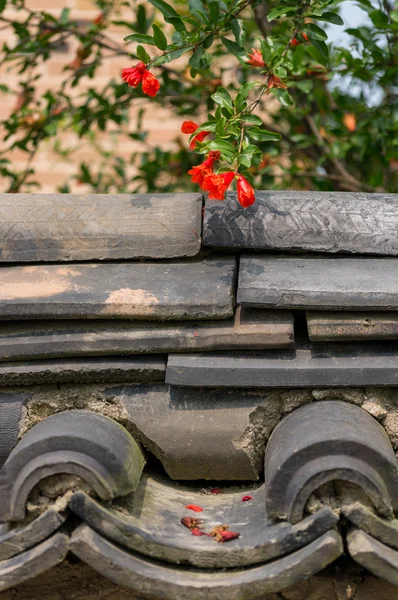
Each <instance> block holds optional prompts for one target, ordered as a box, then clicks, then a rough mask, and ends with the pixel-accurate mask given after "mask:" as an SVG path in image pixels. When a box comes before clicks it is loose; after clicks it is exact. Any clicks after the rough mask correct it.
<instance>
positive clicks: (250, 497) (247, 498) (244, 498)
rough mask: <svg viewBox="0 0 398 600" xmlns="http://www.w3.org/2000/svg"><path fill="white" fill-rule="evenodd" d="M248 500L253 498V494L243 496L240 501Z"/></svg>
mask: <svg viewBox="0 0 398 600" xmlns="http://www.w3.org/2000/svg"><path fill="white" fill-rule="evenodd" d="M249 500H254V498H253V496H243V498H242V502H248V501H249Z"/></svg>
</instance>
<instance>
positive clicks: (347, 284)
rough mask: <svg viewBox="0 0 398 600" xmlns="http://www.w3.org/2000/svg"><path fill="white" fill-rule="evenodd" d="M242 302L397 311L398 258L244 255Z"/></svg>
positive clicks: (264, 305) (277, 305)
mask: <svg viewBox="0 0 398 600" xmlns="http://www.w3.org/2000/svg"><path fill="white" fill-rule="evenodd" d="M238 302H239V303H241V304H243V305H248V306H258V307H268V308H275V307H277V308H297V309H299V308H300V309H303V308H308V309H318V310H333V309H339V310H398V259H396V258H314V257H304V258H293V257H292V258H278V257H268V256H254V255H252V256H246V257H244V258H242V259H241V263H240V270H239V284H238Z"/></svg>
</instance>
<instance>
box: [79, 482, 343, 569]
mask: <svg viewBox="0 0 398 600" xmlns="http://www.w3.org/2000/svg"><path fill="white" fill-rule="evenodd" d="M245 491H246V493H250V494H251V495H252V497H253V501H251V502H247V503H245V502H242V496H243V494H244V493H245ZM189 503H194V504H200V506H201V507H203V512H202V513H201V514H200V515H199V517H200V519H201V520H203V521H204V523H203V527H204V529H205V530H207V531H209V530H210V529H211V528H212V527H213V526H215V525H217V524H220V523H228V524H229V526H230V529H231V530H234V531H236V530H237V531H239V532H240V534H241V537H240V538H239V539H237V540H236V541H235V542H234V544H224V545H222V544H215V543H214V540H212V539H209V538H205V537H203V538H201V539H200V542H199V543H198V540H197V538H196V537H194V536H192V535H191V534H190V532H189V530H188V529H186V527H184V526H183V525H181V522H180V521H181V517H183V516H188V515H187V513H188V512H189V511H187V510H186V509H185V505H187V504H189ZM115 504H117V502H116V503H114V507H109V508H108V507H105V506H103V505H102V504H101V503H100V502H97V501H96V500H95V499H93V498H91V497H90V496H88V495H87V494H85V493H84V492H76V493H75V494H74V495H73V497H72V499H71V502H70V508H71V510H72V511H73V512H74V513H75V514H76V515H77V516H78V517H80V518H81V519H82V520H83V521H84V522H85V523H87V524H88V525H89V526H90V527H91V528H92V529H94V530H95V531H97V532H98V533H99V534H101V535H102V536H104V537H105V538H108V539H109V540H111V541H113V542H115V543H117V544H119V545H121V546H124V547H125V548H127V549H129V550H133V551H135V552H138V553H140V554H142V555H146V556H149V557H151V558H155V559H158V560H162V561H167V562H173V563H178V564H190V565H192V566H195V567H200V568H210V569H212V568H231V567H244V566H248V565H253V564H256V563H261V562H265V561H268V560H272V559H274V558H277V557H280V556H283V555H284V554H287V553H290V552H293V551H295V550H297V549H298V548H301V547H302V546H305V545H306V544H309V543H310V542H312V541H314V540H315V539H316V538H318V537H319V536H320V535H322V534H323V533H325V532H326V531H329V530H331V529H334V528H335V527H336V524H337V521H338V517H337V516H336V515H335V514H334V513H333V512H332V511H331V510H330V509H329V508H326V507H325V508H322V509H321V510H320V511H319V512H317V513H315V514H313V515H310V516H309V517H307V518H305V519H304V520H303V521H301V522H300V523H298V524H297V525H293V526H292V525H290V524H289V523H279V524H277V525H269V524H268V523H267V520H266V516H265V507H264V486H261V487H260V488H257V489H252V488H249V489H246V490H243V489H240V490H239V491H236V488H235V491H232V492H229V491H228V489H225V488H224V489H223V494H220V495H210V496H204V495H201V494H200V491H199V490H197V491H196V492H192V490H190V489H189V488H186V489H183V488H182V487H176V486H174V485H172V484H171V482H170V484H167V483H166V482H163V481H159V480H156V479H153V478H151V477H146V476H145V475H144V476H143V477H142V479H141V481H140V484H139V486H138V488H137V490H136V491H135V492H134V495H133V497H132V499H131V503H130V504H129V505H128V506H127V505H126V502H125V501H124V500H123V509H124V510H123V513H121V512H120V511H118V510H117V509H116V507H115ZM126 511H128V513H129V514H126Z"/></svg>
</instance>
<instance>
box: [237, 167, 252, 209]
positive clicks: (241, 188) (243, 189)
mask: <svg viewBox="0 0 398 600" xmlns="http://www.w3.org/2000/svg"><path fill="white" fill-rule="evenodd" d="M236 189H237V192H238V202H239V204H241V205H242V206H243V208H247V207H248V206H251V205H252V204H253V203H254V202H255V200H256V197H255V195H254V189H253V188H252V186H251V185H250V183H249V182H248V181H247V179H245V177H243V175H238V183H237V186H236Z"/></svg>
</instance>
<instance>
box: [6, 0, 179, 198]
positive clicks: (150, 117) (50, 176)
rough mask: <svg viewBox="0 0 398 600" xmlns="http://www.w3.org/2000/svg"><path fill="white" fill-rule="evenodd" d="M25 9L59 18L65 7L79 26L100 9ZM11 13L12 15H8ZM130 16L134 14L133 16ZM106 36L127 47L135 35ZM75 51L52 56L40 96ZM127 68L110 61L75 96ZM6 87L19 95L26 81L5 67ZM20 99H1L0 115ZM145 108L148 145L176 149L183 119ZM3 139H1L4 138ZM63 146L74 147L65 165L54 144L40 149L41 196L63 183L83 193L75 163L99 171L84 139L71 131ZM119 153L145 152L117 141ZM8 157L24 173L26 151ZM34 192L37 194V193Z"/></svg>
mask: <svg viewBox="0 0 398 600" xmlns="http://www.w3.org/2000/svg"><path fill="white" fill-rule="evenodd" d="M26 6H27V7H29V8H31V9H35V10H40V9H42V10H45V11H47V12H50V13H51V14H53V15H54V16H59V15H60V12H61V10H62V8H64V7H68V8H70V9H71V17H72V18H73V19H74V20H78V21H82V22H84V21H87V22H91V21H92V20H93V19H94V18H95V17H96V16H97V15H98V13H99V10H98V8H97V7H96V6H95V4H94V2H93V1H91V0H26ZM7 12H8V15H7ZM7 12H6V13H5V15H6V16H11V15H12V16H13V17H14V16H15V13H13V12H11V11H9V10H8V11H7ZM128 14H129V16H130V15H131V12H130V11H129V13H128ZM108 32H109V33H110V34H111V35H112V37H113V38H114V39H115V40H117V41H118V42H120V43H123V38H124V37H125V36H126V35H127V34H128V33H131V31H129V30H127V29H126V28H123V27H120V26H111V27H110V28H109V30H108ZM4 41H7V43H9V44H10V42H11V41H12V40H11V39H10V32H9V30H8V29H7V30H3V31H0V44H2V43H3V42H4ZM75 51H76V44H75V43H72V42H70V43H69V44H68V47H67V50H66V52H65V51H59V52H54V53H53V55H52V57H51V59H50V60H48V61H47V62H46V63H44V64H42V65H41V67H40V70H39V72H40V73H41V74H42V75H43V77H42V79H41V80H40V81H39V83H38V86H37V87H38V92H39V93H42V92H44V91H45V90H46V89H51V88H53V89H57V88H58V87H59V85H60V84H61V83H62V81H63V80H64V79H65V77H66V76H67V74H66V73H65V72H64V71H63V69H64V67H65V65H67V64H68V63H70V62H71V61H72V60H73V58H74V56H75ZM125 66H129V63H128V61H126V58H125V57H123V56H122V57H112V58H107V59H106V60H105V61H104V64H103V65H102V66H101V67H100V68H99V69H98V70H97V74H96V77H95V79H94V80H91V79H88V78H84V79H83V81H82V83H81V84H79V86H78V88H77V89H76V93H79V91H82V90H84V88H85V87H92V86H95V87H96V88H99V89H100V88H101V87H102V86H103V85H105V84H106V82H107V81H108V80H109V79H110V78H120V71H121V69H122V68H123V67H125ZM0 75H1V81H2V83H5V84H7V85H8V86H10V87H11V89H13V90H15V91H16V92H17V91H18V87H19V81H20V80H21V78H22V76H20V75H18V74H17V72H16V71H15V72H13V71H12V70H11V69H10V67H9V66H4V65H3V66H2V67H1V70H0ZM15 98H16V96H12V95H8V94H0V111H1V113H0V114H1V115H2V116H4V117H6V116H7V115H8V114H10V113H11V112H12V110H13V107H14V104H15ZM144 106H145V107H146V108H147V109H149V110H147V111H146V114H145V116H144V119H145V129H146V130H149V132H150V134H149V137H148V142H149V143H150V144H154V145H161V147H162V148H164V149H168V148H170V147H173V145H174V143H175V138H176V136H177V135H179V133H178V132H179V127H180V125H181V119H180V118H173V117H172V115H171V114H170V111H168V110H167V109H163V108H162V107H159V106H156V105H155V104H153V103H152V104H149V102H145V104H144ZM136 111H137V109H134V108H132V109H131V119H134V118H135V113H136ZM1 135H2V134H1ZM99 139H100V141H101V142H102V143H103V144H104V146H105V147H106V148H107V149H111V148H112V141H111V139H110V136H109V135H108V134H101V135H100V138H99ZM61 140H62V145H63V146H70V147H72V148H74V151H73V153H72V156H71V157H70V159H66V160H63V159H61V158H60V156H59V155H58V154H56V153H55V152H54V151H53V148H52V147H53V144H54V140H50V141H49V142H47V143H43V144H42V146H41V150H40V151H39V152H38V154H37V155H36V157H35V159H34V163H33V166H34V168H35V169H36V177H35V180H36V181H39V182H40V184H41V186H42V187H41V191H43V192H55V191H57V188H58V187H59V186H60V185H62V184H63V183H65V182H68V183H69V185H70V188H71V191H72V192H78V193H82V192H85V191H86V190H85V186H82V185H79V184H78V183H76V182H74V181H72V179H71V178H72V175H73V174H74V173H76V163H79V162H80V161H85V162H88V163H90V164H91V165H93V164H94V165H98V167H100V161H101V158H100V157H99V155H98V154H97V153H96V151H95V150H94V149H93V147H92V145H90V143H89V142H88V141H86V140H78V138H77V136H75V135H74V134H73V132H72V131H67V132H65V133H64V134H62V136H61ZM116 144H117V151H118V154H119V155H121V156H123V157H124V158H125V159H128V158H129V156H130V154H131V152H133V151H134V150H137V149H139V148H140V147H141V148H142V145H141V146H140V145H139V144H137V142H134V141H132V140H130V139H129V138H127V136H125V137H123V138H122V139H120V138H118V139H117V140H116ZM8 158H9V159H10V160H12V162H13V165H14V166H16V167H17V168H20V169H23V168H24V167H25V165H26V158H27V154H26V153H25V152H23V151H22V150H19V149H16V150H14V151H13V152H10V153H9V155H8ZM5 189H7V183H6V181H5V180H2V179H1V178H0V191H4V190H5ZM32 191H36V189H35V188H33V189H32Z"/></svg>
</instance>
